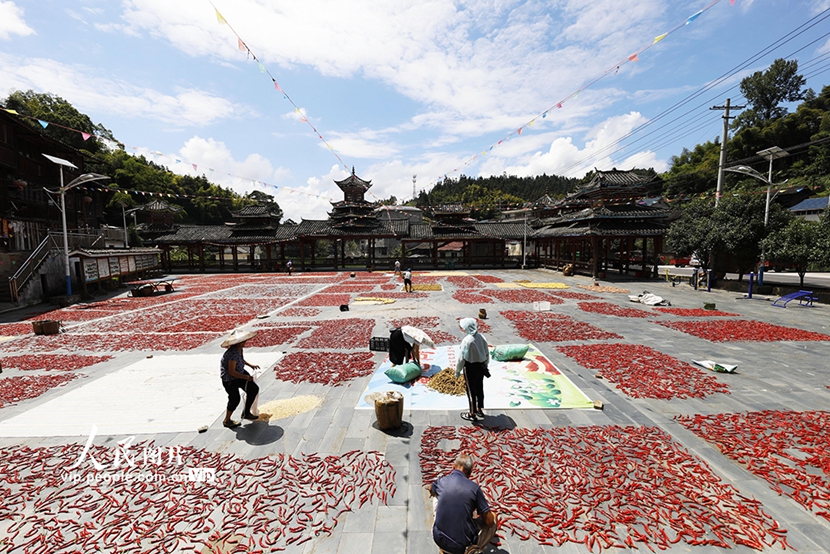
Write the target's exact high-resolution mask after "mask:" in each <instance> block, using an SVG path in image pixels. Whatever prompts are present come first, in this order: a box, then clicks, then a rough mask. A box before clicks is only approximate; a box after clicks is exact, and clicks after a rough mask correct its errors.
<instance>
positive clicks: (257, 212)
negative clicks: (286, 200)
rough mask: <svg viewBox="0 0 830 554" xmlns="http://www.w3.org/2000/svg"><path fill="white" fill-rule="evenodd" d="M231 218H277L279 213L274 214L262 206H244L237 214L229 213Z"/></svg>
mask: <svg viewBox="0 0 830 554" xmlns="http://www.w3.org/2000/svg"><path fill="white" fill-rule="evenodd" d="M231 215H232V216H233V217H243V218H245V217H263V218H278V217H279V215H280V214H279V213H275V212H273V211H272V210H271V208H269V207H268V206H263V205H262V204H252V205H250V206H245V207H244V208H242V209H241V210H239V211H238V212H231Z"/></svg>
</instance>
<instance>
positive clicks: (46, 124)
mask: <svg viewBox="0 0 830 554" xmlns="http://www.w3.org/2000/svg"><path fill="white" fill-rule="evenodd" d="M37 122H38V123H40V126H41V127H43V128H44V129H45V128H47V127H48V126H49V123H48V122H47V121H42V120H40V119H38V120H37Z"/></svg>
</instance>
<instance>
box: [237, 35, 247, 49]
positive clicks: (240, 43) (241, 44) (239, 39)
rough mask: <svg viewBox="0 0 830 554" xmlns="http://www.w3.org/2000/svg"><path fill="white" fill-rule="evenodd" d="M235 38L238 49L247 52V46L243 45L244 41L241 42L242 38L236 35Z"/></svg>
mask: <svg viewBox="0 0 830 554" xmlns="http://www.w3.org/2000/svg"><path fill="white" fill-rule="evenodd" d="M236 40H238V41H239V44H238V45H237V46H238V47H239V50H240V51H241V52H247V51H248V47H247V46H245V43H244V42H242V39H241V38H238V37H237V39H236Z"/></svg>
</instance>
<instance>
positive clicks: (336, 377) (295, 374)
mask: <svg viewBox="0 0 830 554" xmlns="http://www.w3.org/2000/svg"><path fill="white" fill-rule="evenodd" d="M367 344H368V341H367ZM274 371H275V372H276V374H277V379H280V380H281V381H291V382H292V383H321V384H323V385H334V386H337V385H342V384H344V383H346V382H347V381H350V380H352V379H355V378H357V377H364V376H366V375H371V374H372V373H373V372H374V371H375V361H374V356H373V354H372V353H371V352H353V353H348V354H346V353H342V352H292V353H291V354H288V355H287V356H285V357H284V358H283V359H282V360H280V361H279V362H277V365H276V366H275V367H274Z"/></svg>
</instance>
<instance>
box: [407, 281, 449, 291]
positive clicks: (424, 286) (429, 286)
mask: <svg viewBox="0 0 830 554" xmlns="http://www.w3.org/2000/svg"><path fill="white" fill-rule="evenodd" d="M412 290H444V289H443V288H442V287H441V285H440V284H439V283H415V284H414V285H412Z"/></svg>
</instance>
